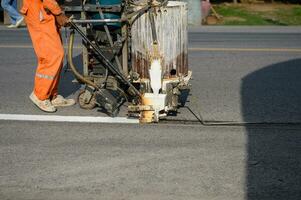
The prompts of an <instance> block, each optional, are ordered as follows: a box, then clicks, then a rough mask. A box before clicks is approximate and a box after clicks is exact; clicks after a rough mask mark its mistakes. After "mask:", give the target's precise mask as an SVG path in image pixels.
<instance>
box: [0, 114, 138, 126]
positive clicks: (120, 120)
mask: <svg viewBox="0 0 301 200" xmlns="http://www.w3.org/2000/svg"><path fill="white" fill-rule="evenodd" d="M0 120H9V121H39V122H83V123H109V124H114V123H116V124H138V123H139V120H138V119H127V118H125V117H115V118H112V117H91V116H59V115H22V114H0Z"/></svg>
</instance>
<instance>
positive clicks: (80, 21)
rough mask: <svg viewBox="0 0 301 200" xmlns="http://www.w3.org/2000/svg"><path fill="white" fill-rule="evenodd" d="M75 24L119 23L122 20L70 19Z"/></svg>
mask: <svg viewBox="0 0 301 200" xmlns="http://www.w3.org/2000/svg"><path fill="white" fill-rule="evenodd" d="M71 21H72V22H73V23H75V24H88V23H119V22H122V21H123V20H122V19H72V20H71Z"/></svg>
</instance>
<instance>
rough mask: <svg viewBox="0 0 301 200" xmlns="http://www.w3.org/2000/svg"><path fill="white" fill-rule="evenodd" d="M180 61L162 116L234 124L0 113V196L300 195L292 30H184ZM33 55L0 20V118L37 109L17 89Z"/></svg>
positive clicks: (297, 33) (29, 75)
mask: <svg viewBox="0 0 301 200" xmlns="http://www.w3.org/2000/svg"><path fill="white" fill-rule="evenodd" d="M78 53H79V52H77V54H78ZM78 63H79V61H78ZM189 63H190V67H191V69H192V70H193V78H194V79H193V81H192V82H191V83H192V90H191V93H190V96H189V98H188V101H187V103H186V106H185V107H184V108H181V109H180V110H179V114H178V115H177V116H175V117H172V119H177V120H180V119H186V120H194V121H195V120H198V119H201V120H203V121H204V122H205V123H216V124H218V123H220V124H225V123H233V124H235V126H233V125H232V126H230V125H223V126H220V125H219V126H204V125H201V124H197V123H194V124H184V123H181V122H178V123H167V124H153V125H138V124H132V125H131V124H101V123H93V124H92V123H67V122H58V123H56V122H27V121H7V120H0V199H58V200H61V199H62V200H63V199H64V200H65V199H185V200H186V199H221V200H222V199H229V200H233V199H234V200H235V199H248V200H253V199H254V200H255V199H296V200H297V199H301V190H300V188H301V172H300V171H301V157H300V153H301V126H300V124H301V92H300V91H301V79H300V74H301V73H300V72H301V68H300V67H301V30H300V28H298V27H291V28H288V27H282V28H281V27H280V28H275V27H265V28H260V27H252V28H248V27H230V28H227V27H209V28H207V27H205V28H201V29H192V30H191V31H190V34H189ZM35 65H36V59H35V55H34V51H33V49H32V47H31V43H30V39H29V37H28V34H27V32H26V30H25V29H19V30H16V31H13V30H7V29H5V28H4V27H0V91H1V98H0V116H1V115H3V114H26V115H46V114H44V113H41V112H40V111H39V110H38V109H37V108H36V107H34V106H33V105H32V104H31V102H30V101H29V99H28V95H29V94H30V92H31V89H32V85H33V77H34V70H35ZM72 80H73V76H72V74H70V72H66V73H63V76H62V80H61V86H60V88H61V93H62V94H63V95H64V96H69V97H76V94H77V93H78V90H79V88H80V86H79V85H77V84H75V83H72V82H71V81H72ZM55 115H60V116H97V117H99V116H105V115H104V114H102V113H101V112H98V111H97V109H95V110H93V111H86V110H82V109H80V108H79V107H78V106H74V107H72V108H65V109H60V110H59V111H58V112H57V113H56V114H55ZM120 115H121V117H122V116H125V113H124V112H121V114H120ZM47 116H53V115H47ZM252 123H260V125H258V124H257V125H256V124H255V125H254V124H252Z"/></svg>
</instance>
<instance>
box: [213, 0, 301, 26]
mask: <svg viewBox="0 0 301 200" xmlns="http://www.w3.org/2000/svg"><path fill="white" fill-rule="evenodd" d="M213 7H214V8H215V10H216V11H217V13H218V14H219V15H221V16H222V19H221V20H218V21H217V25H284V26H288V25H301V5H296V4H283V3H268V4H267V3H264V4H263V3H260V4H230V3H223V4H215V5H213Z"/></svg>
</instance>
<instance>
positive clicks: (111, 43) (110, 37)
mask: <svg viewBox="0 0 301 200" xmlns="http://www.w3.org/2000/svg"><path fill="white" fill-rule="evenodd" d="M97 5H99V1H97ZM99 15H100V17H101V19H104V18H105V16H104V14H103V12H102V9H101V7H99ZM104 29H105V32H106V35H107V38H108V40H109V43H110V46H111V47H112V52H113V54H114V58H115V62H116V64H117V66H118V68H119V70H120V71H122V66H121V64H120V61H119V58H118V56H117V54H116V51H115V50H114V43H113V39H112V36H111V34H110V30H109V27H108V25H107V24H104Z"/></svg>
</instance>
